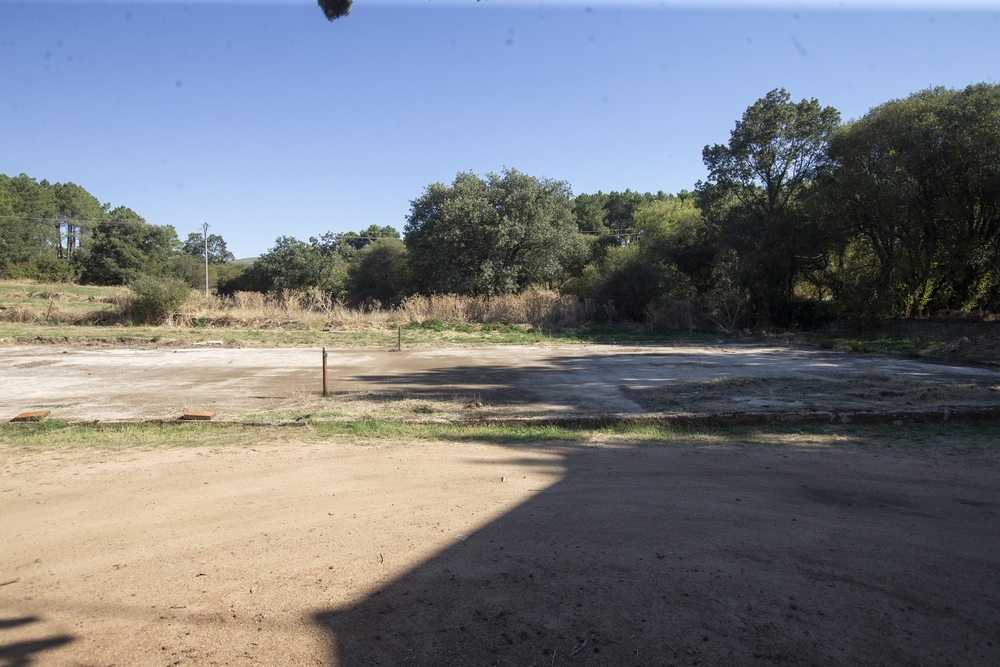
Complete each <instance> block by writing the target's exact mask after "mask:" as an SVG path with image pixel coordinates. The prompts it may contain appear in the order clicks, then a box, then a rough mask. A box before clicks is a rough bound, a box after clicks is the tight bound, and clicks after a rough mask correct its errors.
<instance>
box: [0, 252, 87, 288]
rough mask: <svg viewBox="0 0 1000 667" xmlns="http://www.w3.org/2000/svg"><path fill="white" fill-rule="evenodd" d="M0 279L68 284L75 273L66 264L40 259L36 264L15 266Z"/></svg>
mask: <svg viewBox="0 0 1000 667" xmlns="http://www.w3.org/2000/svg"><path fill="white" fill-rule="evenodd" d="M0 277H3V278H9V279H11V280H37V281H38V282H44V283H68V282H71V281H72V280H73V278H74V277H75V271H74V270H73V266H71V265H70V264H69V263H68V262H64V261H61V260H58V259H54V258H42V259H40V260H38V261H37V262H28V263H24V264H15V265H14V266H11V267H10V268H9V269H8V270H7V271H6V272H5V273H4V275H2V276H0Z"/></svg>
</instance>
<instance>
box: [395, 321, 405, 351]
mask: <svg viewBox="0 0 1000 667" xmlns="http://www.w3.org/2000/svg"><path fill="white" fill-rule="evenodd" d="M402 351H403V325H402V324H397V325H396V352H402Z"/></svg>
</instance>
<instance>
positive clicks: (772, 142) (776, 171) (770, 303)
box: [698, 89, 840, 324]
mask: <svg viewBox="0 0 1000 667" xmlns="http://www.w3.org/2000/svg"><path fill="white" fill-rule="evenodd" d="M839 122H840V114H839V113H838V112H837V110H836V109H834V108H833V107H822V106H820V104H819V102H817V101H816V100H815V99H813V100H802V101H801V102H792V101H791V96H790V95H789V94H788V92H786V91H785V90H784V89H781V90H772V91H771V92H769V93H768V94H767V95H766V96H764V97H763V98H761V99H759V100H757V102H755V103H754V104H753V105H751V106H750V107H749V108H748V109H747V110H746V112H745V113H744V114H743V118H742V119H741V120H740V121H738V122H737V123H736V128H735V129H734V130H733V131H732V133H731V134H730V137H729V142H728V143H727V144H715V145H712V146H705V149H704V151H703V159H704V162H705V166H706V167H708V170H709V176H708V182H707V183H699V184H698V188H699V195H698V199H699V204H700V208H701V209H702V210H703V211H705V212H706V214H707V215H708V217H709V220H710V221H711V222H713V223H714V224H716V225H717V226H718V229H719V232H720V239H721V242H722V244H723V245H724V246H725V247H727V248H730V249H732V250H733V251H735V252H736V253H737V254H738V255H739V256H740V257H741V258H742V259H743V260H744V261H745V267H746V272H745V273H744V275H743V276H742V280H743V281H744V283H745V285H746V286H747V287H748V288H749V290H750V292H751V294H752V295H753V296H754V297H755V301H756V307H757V310H758V312H759V314H761V315H765V316H768V317H770V318H771V319H772V320H774V321H775V322H776V323H780V324H791V323H792V322H790V321H789V317H788V311H789V308H790V305H791V301H792V298H793V295H794V289H795V285H796V282H797V280H798V279H799V278H800V277H801V276H802V275H803V274H804V273H805V272H807V271H810V270H814V269H817V268H819V267H820V266H821V265H823V264H824V263H825V261H826V252H825V251H826V247H827V243H828V239H827V238H826V230H824V229H823V228H822V227H821V226H820V225H818V221H817V220H816V219H815V218H814V217H811V216H809V215H807V214H806V211H805V207H804V200H805V198H806V195H807V192H808V189H809V187H810V185H811V184H812V183H814V182H815V181H816V180H817V178H818V177H819V176H820V175H821V174H823V173H824V172H825V171H826V170H827V169H828V167H829V160H828V157H827V152H826V148H827V143H828V141H829V138H830V136H831V134H832V133H833V132H834V130H836V128H837V127H838V125H839Z"/></svg>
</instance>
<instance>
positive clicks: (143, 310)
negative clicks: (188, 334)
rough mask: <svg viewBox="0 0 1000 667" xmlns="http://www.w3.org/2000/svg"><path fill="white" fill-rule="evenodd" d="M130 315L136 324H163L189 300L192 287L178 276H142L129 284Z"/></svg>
mask: <svg viewBox="0 0 1000 667" xmlns="http://www.w3.org/2000/svg"><path fill="white" fill-rule="evenodd" d="M129 289H130V290H131V291H132V296H131V299H130V300H129V304H128V305H129V315H130V317H131V319H132V321H133V322H135V323H136V324H163V323H164V322H165V321H166V320H168V319H169V318H170V317H171V315H173V314H174V313H175V312H177V309H178V308H180V307H181V306H182V305H184V302H185V301H187V299H188V295H189V294H190V292H191V288H190V287H188V285H187V283H186V282H184V281H183V280H177V279H176V278H154V277H153V276H140V277H138V278H136V279H135V280H133V281H132V282H131V283H130V284H129Z"/></svg>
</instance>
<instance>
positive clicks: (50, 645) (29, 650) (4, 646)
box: [0, 616, 76, 667]
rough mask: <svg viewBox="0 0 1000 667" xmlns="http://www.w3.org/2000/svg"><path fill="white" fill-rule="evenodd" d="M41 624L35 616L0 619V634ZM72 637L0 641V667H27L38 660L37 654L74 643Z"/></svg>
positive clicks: (64, 635)
mask: <svg viewBox="0 0 1000 667" xmlns="http://www.w3.org/2000/svg"><path fill="white" fill-rule="evenodd" d="M39 622H41V619H40V618H38V617H37V616H19V617H13V618H0V632H2V631H4V630H11V629H13V628H20V627H23V626H27V625H32V624H34V623H39ZM75 640H76V638H75V637H74V636H73V635H67V634H62V635H54V636H51V637H46V638H44V639H32V640H20V641H0V667H29V665H33V664H35V663H36V660H38V659H39V658H40V656H39V655H38V654H40V653H42V652H44V651H48V650H51V649H54V648H59V647H60V646H65V645H66V644H69V643H70V642H73V641H75Z"/></svg>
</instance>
